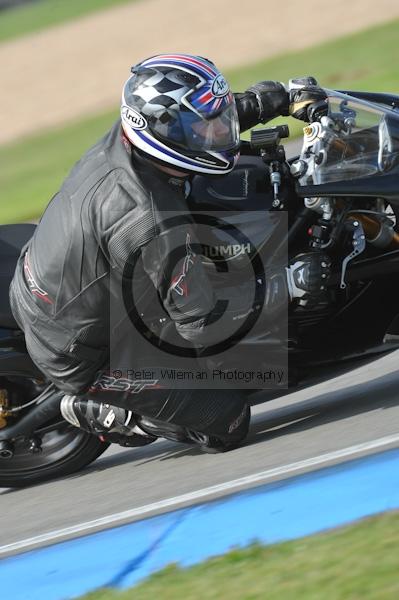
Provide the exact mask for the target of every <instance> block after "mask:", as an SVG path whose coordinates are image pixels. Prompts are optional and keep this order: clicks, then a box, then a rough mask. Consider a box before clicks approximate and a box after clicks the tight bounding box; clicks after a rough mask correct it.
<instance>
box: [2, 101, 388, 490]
mask: <svg viewBox="0 0 399 600" xmlns="http://www.w3.org/2000/svg"><path fill="white" fill-rule="evenodd" d="M325 91H326V94H327V101H326V102H322V103H318V104H317V105H315V106H314V107H313V108H312V109H311V110H310V111H309V120H310V124H309V125H307V126H306V127H305V128H304V138H303V147H302V151H301V153H300V155H299V156H298V157H296V158H295V159H292V160H289V161H287V159H286V156H285V150H284V146H283V145H282V144H281V140H282V139H283V138H285V137H288V133H289V132H288V128H287V127H286V126H278V127H273V128H263V129H256V130H253V131H252V133H251V141H250V142H245V141H243V142H242V152H241V158H240V161H239V163H238V165H237V167H236V169H235V170H234V171H233V172H232V173H231V174H230V175H227V176H224V177H221V178H207V177H204V176H201V177H199V176H198V177H195V178H194V182H193V187H192V190H191V193H190V196H189V198H188V202H189V205H190V209H191V210H192V211H193V213H194V214H198V213H202V212H204V211H205V212H206V211H209V210H212V211H215V210H216V211H223V223H224V225H223V227H218V226H216V225H215V227H214V228H213V233H212V236H213V237H212V241H211V243H210V244H208V245H207V246H206V248H205V247H204V252H203V257H202V260H203V263H204V265H207V266H208V268H210V269H213V268H214V266H215V264H216V263H217V261H218V260H219V259H220V260H222V262H223V263H224V264H225V263H226V262H228V265H229V271H230V274H231V273H233V274H234V273H237V274H239V273H240V272H242V271H240V270H241V265H242V263H243V261H247V262H248V260H250V261H252V262H253V263H254V264H255V262H256V260H258V259H259V256H260V255H262V260H261V261H260V262H261V264H262V265H264V264H265V261H266V262H267V257H269V258H270V254H271V252H270V248H273V252H272V253H273V255H276V254H277V255H278V254H279V253H281V254H282V255H284V252H285V253H286V254H287V253H288V257H287V258H289V257H293V256H296V255H298V254H299V253H301V252H309V251H312V252H322V253H323V254H327V255H328V256H329V258H330V259H331V262H332V266H333V268H332V275H331V276H330V278H329V279H328V281H327V282H326V289H325V293H323V294H322V295H321V296H320V298H319V299H318V300H317V301H315V302H311V303H310V302H296V303H295V304H292V305H291V306H290V308H289V313H288V335H287V340H286V341H287V344H286V348H287V352H288V361H289V387H288V389H280V390H277V391H276V390H274V391H273V392H270V393H268V394H267V393H266V394H265V400H267V399H270V398H272V397H276V396H281V395H284V394H286V393H288V392H291V391H294V390H296V389H299V388H303V387H307V386H309V385H313V384H314V383H316V382H318V381H321V380H324V379H328V378H330V377H332V376H335V375H337V374H339V373H342V372H344V371H347V370H350V369H352V368H355V367H357V366H359V365H361V364H363V363H364V362H367V361H370V360H373V359H374V358H377V357H379V356H381V355H383V354H386V353H389V352H392V351H393V350H396V349H397V348H399V302H398V296H399V96H392V95H389V94H377V93H365V92H336V91H330V90H325ZM260 215H261V216H262V215H263V217H262V218H260ZM278 216H280V217H284V218H278ZM226 223H227V225H226ZM229 223H230V225H231V228H232V230H234V231H237V228H238V229H239V231H240V233H241V234H242V235H243V237H242V240H241V241H240V240H237V239H235V240H234V241H232V239H233V237H234V236H233V237H231V236H230V237H229V236H228V235H227V234H226V227H227V229H228V227H229ZM282 223H284V226H282ZM238 225H239V227H238ZM34 227H35V226H34V225H3V226H1V227H0V281H1V294H0V486H3V487H18V486H24V485H29V484H32V483H37V482H40V481H44V480H46V479H49V478H53V477H56V476H63V475H66V474H70V473H73V472H75V471H78V470H79V469H81V468H83V467H85V466H86V465H88V464H89V463H91V462H92V461H94V460H95V459H96V458H97V457H98V456H100V455H101V454H102V453H103V452H104V451H105V450H106V449H107V447H108V444H107V443H104V442H103V441H101V440H100V439H99V438H97V437H96V436H93V435H91V434H89V433H86V432H84V431H82V430H80V429H77V428H74V427H72V426H71V425H70V424H68V423H66V422H65V421H64V420H63V419H62V417H61V415H60V411H59V403H60V393H59V392H57V391H56V390H55V389H54V388H53V387H52V386H51V385H49V383H48V382H46V380H45V378H44V377H43V374H42V373H40V371H39V370H38V369H37V368H36V367H35V365H34V364H33V363H32V361H31V360H30V358H29V356H28V354H27V352H26V348H25V344H24V336H23V334H22V332H21V331H19V330H18V327H17V324H16V323H15V321H14V319H13V317H12V314H11V311H10V307H9V303H8V288H9V284H10V281H11V278H12V276H13V272H14V269H15V265H16V262H17V259H18V256H19V253H20V251H21V249H22V248H23V246H24V245H25V243H26V242H27V241H28V240H29V238H30V237H31V236H32V234H33V231H34ZM234 235H235V234H234ZM282 249H283V251H282ZM284 249H285V250H284ZM237 277H238V275H237ZM269 334H270V332H269V331H267V332H266V331H264V332H262V331H261V332H259V331H258V332H257V335H256V336H254V335H248V336H246V338H245V339H243V340H242V341H241V342H240V344H243V345H245V344H247V345H251V344H256V348H257V352H258V353H259V354H261V348H262V344H264V345H265V348H266V347H267V344H270V335H269ZM212 360H213V361H215V360H216V362H217V357H216V358H212ZM214 364H216V363H215V362H214Z"/></svg>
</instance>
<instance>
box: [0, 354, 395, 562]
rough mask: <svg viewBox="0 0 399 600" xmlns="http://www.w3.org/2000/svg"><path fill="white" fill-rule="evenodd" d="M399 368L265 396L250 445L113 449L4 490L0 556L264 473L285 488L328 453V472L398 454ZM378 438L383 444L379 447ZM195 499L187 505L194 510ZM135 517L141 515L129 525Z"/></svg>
mask: <svg viewBox="0 0 399 600" xmlns="http://www.w3.org/2000/svg"><path fill="white" fill-rule="evenodd" d="M398 360H399V351H395V352H393V353H391V354H390V355H388V356H385V357H383V358H380V359H378V360H376V361H374V362H372V363H370V364H367V365H365V366H362V367H360V368H358V369H356V370H355V371H352V372H349V373H346V374H345V375H341V376H340V377H338V378H335V379H333V380H330V381H328V382H324V383H321V384H318V385H316V386H313V387H312V388H308V389H304V390H301V391H298V392H295V393H292V394H289V395H287V396H285V397H282V398H279V399H274V400H272V401H269V402H267V403H262V402H264V398H265V393H264V392H259V393H257V394H256V395H255V396H254V401H255V402H259V404H256V405H255V406H254V407H253V419H252V424H251V430H250V434H249V437H248V439H247V442H246V443H245V445H244V446H242V447H241V448H239V449H237V450H235V451H233V452H230V453H227V454H219V455H208V454H202V453H201V452H200V451H199V450H197V449H194V448H192V447H188V446H183V445H179V444H175V443H172V442H168V441H161V440H160V441H157V442H156V443H154V444H152V445H150V446H147V447H144V448H138V449H121V448H119V447H114V448H110V449H109V450H108V451H107V452H106V453H105V454H104V455H103V456H102V457H101V458H100V459H98V460H97V461H96V462H95V463H94V464H93V465H91V466H89V467H88V468H87V469H85V470H84V471H82V472H80V473H77V474H76V475H74V476H71V477H68V478H64V479H60V480H55V481H52V482H49V483H46V484H42V485H37V486H34V487H31V488H27V489H23V490H2V491H1V492H0V531H1V538H0V539H1V547H4V546H5V545H8V544H12V543H14V542H18V541H20V540H24V539H26V538H31V537H35V536H38V535H40V534H46V533H48V532H51V531H54V530H59V529H62V528H65V527H71V526H76V525H79V524H82V523H84V522H87V521H92V520H93V519H99V518H101V517H105V516H107V517H109V516H112V515H115V513H120V512H121V511H132V509H135V508H137V507H146V506H147V507H148V510H147V512H146V514H145V516H148V515H149V514H155V513H158V512H162V511H164V510H166V508H165V507H166V506H167V502H166V503H165V502H164V503H163V504H164V507H163V508H162V501H167V500H168V499H170V498H176V496H179V495H181V494H188V493H190V492H198V491H201V490H203V489H204V488H208V487H209V486H215V485H217V484H226V485H224V486H221V489H219V490H218V489H217V488H215V491H214V493H212V490H211V492H210V493H209V494H208V495H207V497H206V499H210V498H212V497H217V496H220V495H223V494H226V493H229V491H230V493H231V491H234V490H230V489H229V485H228V482H229V481H231V480H235V479H237V478H241V477H244V476H248V475H254V477H252V478H251V477H249V478H248V480H247V481H246V482H244V483H243V484H242V486H241V489H245V488H248V487H251V486H253V485H256V474H257V473H259V472H260V471H266V470H270V469H275V472H274V471H273V472H272V473H271V475H270V477H269V478H268V480H269V481H271V480H274V481H275V480H279V479H282V478H284V477H287V476H289V475H290V471H289V470H288V472H287V473H284V467H285V466H286V465H290V464H292V463H297V462H298V461H306V459H312V458H314V457H320V455H326V454H328V457H327V459H326V460H325V463H328V464H335V463H338V462H344V461H345V460H348V458H349V456H348V452H347V451H346V450H345V449H347V448H348V447H351V448H353V446H357V445H359V444H365V447H364V448H362V447H360V448H357V449H355V451H352V455H351V456H350V458H353V457H354V456H362V455H365V454H369V453H373V452H377V451H379V450H381V449H383V450H385V449H388V448H389V447H399V403H398V397H397V390H398V372H397V366H398ZM389 436H392V437H391V438H389ZM381 438H384V439H387V441H386V442H383V447H381V443H380V442H378V440H381ZM374 440H377V443H376V444H373V441H374ZM373 446H374V447H373ZM343 449H344V452H341V453H339V452H338V453H334V452H335V451H340V450H343ZM329 453H333V454H331V457H330V455H329ZM301 465H302V463H301ZM323 466H326V464H324V465H323ZM317 467H318V463H317V461H316V462H315V463H313V461H311V460H310V461H307V462H304V463H303V466H299V468H298V469H297V471H296V473H295V474H297V473H298V472H304V471H309V470H312V469H315V468H317ZM195 496H196V495H195V494H193V495H192V497H191V499H188V500H187V501H186V502H184V501H183V502H182V503H181V504H182V505H184V504H186V505H187V504H190V503H193V502H195V501H196V500H195ZM197 496H198V494H197ZM160 501H161V504H159V502H160ZM153 503H155V505H154V506H148V505H153ZM140 510H142V509H140ZM139 512H140V511H139ZM134 518H140V515H137V516H136V517H134V516H132V515H131V516H130V517H127V518H126V519H125V521H129V520H134ZM141 518H142V517H141ZM122 521H123V519H122ZM122 521H121V522H122ZM100 528H101V527H100ZM84 531H85V530H84V528H83V529H82V531H81V533H83V532H84ZM75 535H76V533H75ZM64 537H67V536H66V535H65V536H64ZM61 539H62V536H61ZM57 541H60V537H59V538H58V539H57ZM1 547H0V550H1ZM3 556H4V554H3Z"/></svg>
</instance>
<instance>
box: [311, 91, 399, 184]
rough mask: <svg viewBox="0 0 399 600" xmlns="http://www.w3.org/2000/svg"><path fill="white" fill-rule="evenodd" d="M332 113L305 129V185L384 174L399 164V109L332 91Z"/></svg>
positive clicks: (329, 99) (330, 99) (330, 111)
mask: <svg viewBox="0 0 399 600" xmlns="http://www.w3.org/2000/svg"><path fill="white" fill-rule="evenodd" d="M326 92H327V93H328V114H327V115H326V116H323V117H322V118H321V120H320V122H316V123H313V124H311V125H310V126H308V127H306V128H305V130H304V146H303V149H302V154H301V158H302V160H304V161H305V162H306V163H307V167H308V168H307V171H306V173H305V174H304V176H303V177H302V178H301V180H300V183H301V184H302V185H311V184H321V183H328V182H332V181H342V180H349V179H357V178H363V177H368V176H375V175H383V174H384V173H387V172H389V171H391V170H392V169H393V168H394V167H398V166H399V112H398V111H397V110H394V109H390V108H389V107H384V106H382V105H377V104H373V103H371V102H367V101H364V100H358V99H356V98H353V97H351V96H348V95H346V94H340V93H338V92H334V91H328V90H326Z"/></svg>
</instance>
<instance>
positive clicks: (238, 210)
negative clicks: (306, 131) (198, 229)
mask: <svg viewBox="0 0 399 600" xmlns="http://www.w3.org/2000/svg"><path fill="white" fill-rule="evenodd" d="M273 199H274V195H273V190H272V187H271V184H270V180H269V171H268V168H267V166H266V165H265V164H264V163H263V162H262V160H261V158H260V157H259V156H241V158H240V160H239V162H238V164H237V166H236V168H235V169H234V171H232V172H231V173H229V174H228V175H222V176H206V175H201V176H200V175H197V176H196V177H194V179H193V183H192V189H191V193H190V196H189V198H188V203H189V207H190V210H191V211H192V213H193V216H194V220H195V221H197V222H199V221H201V223H203V224H205V225H206V224H207V216H209V217H210V218H209V221H208V223H209V227H208V226H207V229H208V231H207V235H206V243H204V242H203V239H202V238H201V236H198V238H199V240H200V243H201V244H202V248H203V262H204V264H207V263H209V264H211V263H215V262H218V261H222V262H228V263H229V269H232V270H235V269H240V268H242V267H243V266H244V265H247V264H248V256H249V257H250V258H251V259H253V258H254V257H255V256H256V255H257V254H259V253H260V252H262V251H266V252H267V253H268V254H270V253H271V252H272V251H273V246H274V244H273V241H274V240H275V241H277V239H281V237H282V236H283V235H284V232H286V230H287V223H286V218H285V217H286V215H285V214H284V213H281V212H278V211H275V210H273V207H272V203H273Z"/></svg>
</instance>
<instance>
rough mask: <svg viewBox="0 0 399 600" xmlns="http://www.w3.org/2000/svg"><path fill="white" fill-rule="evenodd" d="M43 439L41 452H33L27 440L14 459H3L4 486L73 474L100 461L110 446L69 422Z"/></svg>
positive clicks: (0, 483)
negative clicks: (99, 458) (97, 459)
mask: <svg viewBox="0 0 399 600" xmlns="http://www.w3.org/2000/svg"><path fill="white" fill-rule="evenodd" d="M41 438H42V439H41V450H40V452H35V453H32V452H31V451H30V450H29V447H28V444H27V443H26V441H25V442H23V441H20V442H16V443H15V448H14V455H13V456H12V458H2V459H0V487H8V488H17V487H25V486H28V485H32V484H36V483H41V482H43V481H47V480H49V479H54V478H55V477H64V476H65V475H70V474H72V473H75V472H76V471H79V470H80V469H83V468H84V467H86V466H87V465H89V464H90V463H91V462H93V461H94V460H96V458H98V457H99V456H100V455H101V454H102V453H103V452H105V450H106V449H107V448H108V445H109V444H106V443H104V442H101V441H100V440H99V439H98V438H97V437H95V436H93V435H91V434H90V433H87V432H85V431H82V430H81V429H77V428H76V427H72V426H70V425H68V424H65V425H64V424H62V425H60V427H59V428H58V429H54V430H52V431H48V432H47V433H45V434H44V435H42V436H41Z"/></svg>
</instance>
